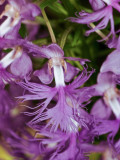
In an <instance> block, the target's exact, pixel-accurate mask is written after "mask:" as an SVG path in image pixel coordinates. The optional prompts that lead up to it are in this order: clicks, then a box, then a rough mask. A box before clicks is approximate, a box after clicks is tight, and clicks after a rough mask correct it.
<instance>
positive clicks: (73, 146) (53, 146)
mask: <svg viewBox="0 0 120 160" xmlns="http://www.w3.org/2000/svg"><path fill="white" fill-rule="evenodd" d="M38 128H39V127H38V126H35V129H36V130H39V129H38ZM39 135H41V136H42V135H44V137H43V138H35V141H40V146H41V148H40V150H41V155H43V159H44V160H61V159H63V160H68V159H72V160H88V159H89V158H88V155H89V154H90V153H92V152H103V151H104V148H105V147H104V146H99V145H98V146H96V145H95V146H94V145H91V144H90V143H87V141H86V142H84V138H85V137H84V136H81V135H80V134H79V133H67V134H66V133H64V132H61V131H60V130H57V131H56V132H50V130H49V129H47V130H41V131H37V133H36V137H37V136H38V137H39Z"/></svg>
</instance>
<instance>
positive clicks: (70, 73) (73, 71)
mask: <svg viewBox="0 0 120 160" xmlns="http://www.w3.org/2000/svg"><path fill="white" fill-rule="evenodd" d="M79 71H80V69H78V68H76V67H73V66H72V65H71V64H70V63H67V72H65V73H64V78H65V82H70V81H71V80H72V79H73V78H74V77H75V76H76V75H77V74H78V73H79Z"/></svg>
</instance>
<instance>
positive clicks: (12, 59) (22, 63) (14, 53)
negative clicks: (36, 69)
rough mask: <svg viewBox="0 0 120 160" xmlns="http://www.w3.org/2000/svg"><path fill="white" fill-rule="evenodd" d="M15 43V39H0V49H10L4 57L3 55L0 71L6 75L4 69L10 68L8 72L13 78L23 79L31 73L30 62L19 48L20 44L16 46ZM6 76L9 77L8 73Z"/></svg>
mask: <svg viewBox="0 0 120 160" xmlns="http://www.w3.org/2000/svg"><path fill="white" fill-rule="evenodd" d="M11 41H12V43H14V45H13V44H12V43H11ZM16 41H17V39H14V40H13V39H4V38H1V39H0V42H1V44H0V48H1V49H4V48H11V49H12V50H11V51H10V52H9V53H7V54H6V55H5V54H4V55H5V56H4V57H3V58H2V59H1V60H0V65H1V70H4V72H3V73H7V71H6V69H7V68H8V67H9V66H10V71H11V73H12V74H13V77H17V78H22V79H24V78H25V77H26V76H27V75H28V74H30V72H31V71H32V61H31V59H30V57H29V56H28V55H27V53H26V51H25V50H24V49H23V47H22V46H20V44H17V42H16ZM15 43H16V44H15ZM7 74H8V75H9V74H10V73H7ZM10 78H11V77H10ZM3 79H5V78H3ZM8 79H9V76H8ZM13 79H14V78H13ZM11 80H12V79H11ZM5 81H6V79H5Z"/></svg>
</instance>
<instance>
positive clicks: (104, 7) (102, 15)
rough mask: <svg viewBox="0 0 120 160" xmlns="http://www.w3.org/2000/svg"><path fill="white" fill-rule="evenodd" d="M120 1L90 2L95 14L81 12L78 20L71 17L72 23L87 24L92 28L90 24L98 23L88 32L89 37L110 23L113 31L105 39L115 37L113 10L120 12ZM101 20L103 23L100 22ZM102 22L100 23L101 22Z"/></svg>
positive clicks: (101, 0) (93, 0) (103, 0)
mask: <svg viewBox="0 0 120 160" xmlns="http://www.w3.org/2000/svg"><path fill="white" fill-rule="evenodd" d="M119 2H120V1H119V0H90V4H91V5H92V7H93V9H94V12H93V13H87V12H84V11H82V12H79V15H77V18H74V17H71V18H69V20H70V21H72V22H76V23H81V24H87V25H88V26H89V27H90V23H94V22H98V24H97V25H96V26H95V27H94V28H91V27H90V28H91V29H90V30H88V31H87V32H86V35H89V34H90V33H92V32H95V31H96V30H102V29H104V28H106V27H107V25H108V23H109V22H110V26H111V30H110V33H109V34H108V35H107V36H106V37H105V38H104V39H103V40H105V39H107V38H108V37H109V36H111V35H112V36H113V37H115V29H114V20H113V8H115V9H116V10H117V11H119V12H120V5H119ZM100 20H101V21H100ZM99 21H100V22H99Z"/></svg>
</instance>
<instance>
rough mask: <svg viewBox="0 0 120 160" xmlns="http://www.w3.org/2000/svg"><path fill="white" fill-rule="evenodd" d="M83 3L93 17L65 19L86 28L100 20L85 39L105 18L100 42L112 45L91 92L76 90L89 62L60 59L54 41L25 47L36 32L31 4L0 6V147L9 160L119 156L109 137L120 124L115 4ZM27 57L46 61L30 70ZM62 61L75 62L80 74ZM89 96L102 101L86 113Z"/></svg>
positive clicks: (105, 0) (8, 1) (9, 0)
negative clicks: (106, 31)
mask: <svg viewBox="0 0 120 160" xmlns="http://www.w3.org/2000/svg"><path fill="white" fill-rule="evenodd" d="M89 1H90V4H91V6H92V8H93V10H94V12H93V13H86V12H80V13H79V16H77V18H73V17H71V18H69V20H70V21H72V22H76V23H82V24H88V25H89V27H90V28H91V25H90V24H91V23H92V22H96V21H99V20H100V19H102V21H101V22H99V24H98V25H96V27H94V28H91V29H90V30H89V31H87V35H88V34H90V33H91V32H95V31H98V30H101V29H104V28H105V27H106V26H107V24H108V22H109V21H110V24H111V31H110V33H109V35H108V36H106V37H104V38H103V40H106V39H108V38H109V37H110V36H111V35H112V40H111V41H108V43H107V44H108V47H109V48H115V51H113V52H112V53H111V54H109V56H108V57H107V59H106V61H105V62H104V63H103V64H102V66H101V69H100V73H99V75H98V79H97V84H96V85H93V86H90V87H83V85H84V83H85V82H86V81H87V80H88V79H89V78H90V76H91V75H92V74H93V73H94V70H93V69H91V71H89V70H88V66H87V63H88V62H89V60H88V59H81V58H74V57H65V56H64V51H63V50H62V49H61V48H60V47H59V46H58V45H57V44H56V43H52V44H50V45H48V46H46V45H45V46H42V47H40V46H37V45H35V44H33V43H32V42H31V40H32V38H34V33H36V28H37V27H34V25H33V24H32V22H34V19H35V17H36V16H38V15H40V14H41V11H40V8H39V7H38V6H36V5H35V4H33V3H30V2H26V1H25V0H1V1H0V52H1V59H0V120H1V123H0V133H1V141H0V143H1V145H3V146H4V147H5V148H6V150H8V152H9V153H10V154H11V155H12V156H13V157H15V159H19V158H23V159H24V160H30V159H31V160H37V159H41V157H42V159H44V160H87V159H89V158H88V156H87V155H88V153H91V152H107V153H109V154H108V155H109V156H111V157H116V158H117V157H118V158H119V154H120V139H118V140H117V141H116V140H115V139H114V137H115V136H116V135H117V133H118V131H119V126H120V91H119V89H117V85H118V84H119V75H120V71H119V66H120V64H119V57H120V55H119V50H120V47H119V44H120V38H116V33H115V29H114V20H113V8H115V9H116V10H117V11H120V6H119V2H120V0H89ZM21 23H25V24H26V26H27V28H28V31H29V32H30V34H29V35H28V37H27V38H26V39H22V38H21V37H20V35H19V29H20V27H21ZM32 57H35V58H38V59H46V60H47V62H46V63H45V64H44V65H43V66H42V67H41V68H40V69H39V70H33V64H32V60H31V58H32ZM68 61H69V62H70V61H78V62H79V63H80V65H81V68H82V69H79V68H77V67H74V66H72V65H71V64H70V63H68ZM94 96H101V98H100V99H99V100H98V101H97V102H96V103H95V105H94V106H93V107H92V109H91V112H90V113H88V112H87V111H86V109H85V107H86V106H87V104H88V103H90V98H91V97H94ZM36 103H37V104H36ZM21 112H23V113H22V114H21ZM33 131H35V132H34V133H33ZM33 134H34V135H33ZM104 134H107V142H102V143H100V144H99V145H94V144H93V142H94V139H95V137H98V136H100V135H104ZM111 151H112V152H111ZM111 157H110V158H111Z"/></svg>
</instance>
